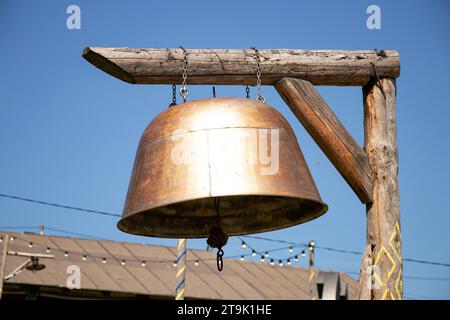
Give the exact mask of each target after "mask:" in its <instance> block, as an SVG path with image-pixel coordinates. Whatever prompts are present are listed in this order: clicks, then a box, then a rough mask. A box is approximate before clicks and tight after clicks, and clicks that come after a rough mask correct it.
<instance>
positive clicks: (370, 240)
mask: <svg viewBox="0 0 450 320" xmlns="http://www.w3.org/2000/svg"><path fill="white" fill-rule="evenodd" d="M363 94H364V136H365V150H366V152H367V154H368V156H369V164H370V168H371V169H372V171H373V173H374V174H373V182H372V183H373V196H372V198H373V202H372V203H370V204H368V205H367V208H366V211H367V245H370V246H371V248H373V249H372V252H371V256H372V261H373V268H372V269H373V273H374V276H375V277H376V278H375V281H374V284H375V286H374V287H372V288H369V289H371V296H372V299H376V300H378V299H402V298H403V282H402V246H401V232H400V198H399V190H398V154H397V123H396V122H397V120H396V101H395V100H396V87H395V80H393V79H381V80H380V81H379V82H378V83H377V82H375V81H372V82H370V84H369V85H367V86H365V87H364V88H363ZM377 278H378V279H377Z"/></svg>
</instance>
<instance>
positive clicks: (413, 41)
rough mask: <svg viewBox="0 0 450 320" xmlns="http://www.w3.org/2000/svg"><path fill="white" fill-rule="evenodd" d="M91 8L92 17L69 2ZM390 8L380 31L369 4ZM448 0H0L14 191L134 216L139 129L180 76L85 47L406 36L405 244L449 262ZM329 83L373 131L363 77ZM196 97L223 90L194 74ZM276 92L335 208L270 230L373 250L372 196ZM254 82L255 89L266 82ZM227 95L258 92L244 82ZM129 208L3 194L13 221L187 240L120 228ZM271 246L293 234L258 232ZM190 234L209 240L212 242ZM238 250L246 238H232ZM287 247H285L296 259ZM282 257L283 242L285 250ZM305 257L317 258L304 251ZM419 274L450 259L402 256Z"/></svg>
mask: <svg viewBox="0 0 450 320" xmlns="http://www.w3.org/2000/svg"><path fill="white" fill-rule="evenodd" d="M70 4H77V5H79V6H80V8H81V30H68V29H67V28H66V19H67V17H68V15H67V14H66V8H67V6H69V5H70ZM370 4H377V5H379V6H380V8H381V14H382V16H381V20H382V21H381V23H382V29H381V30H369V29H367V27H366V19H367V17H368V15H367V14H366V8H367V7H368V6H369V5H370ZM448 12H449V3H448V2H446V1H395V2H394V1H345V2H344V1H339V2H337V1H336V2H335V1H295V2H294V1H287V0H279V1H247V2H243V1H234V0H233V1H226V2H213V1H120V2H119V1H114V2H112V1H57V2H56V1H32V2H31V1H28V2H26V1H2V2H1V3H0V17H1V19H0V39H1V42H2V44H3V45H2V50H0V66H1V70H2V76H1V77H0V88H1V89H0V193H7V194H14V195H20V196H24V197H29V198H35V199H42V200H46V201H53V202H58V203H64V204H69V205H74V206H79V207H85V208H91V209H97V210H103V211H110V212H116V213H120V212H121V210H122V207H123V202H124V198H125V194H126V190H127V187H128V180H129V176H130V173H131V168H132V165H133V160H134V154H135V151H136V146H137V143H138V141H139V137H140V135H141V133H142V131H143V129H144V128H145V126H146V125H147V124H148V123H149V122H150V121H151V119H152V118H153V117H154V116H155V115H156V114H158V113H159V112H161V111H162V110H164V109H165V108H166V107H167V105H168V104H169V103H170V99H171V89H170V86H159V85H154V86H143V85H130V84H127V83H124V82H121V81H119V80H117V79H115V78H113V77H110V76H109V75H106V74H104V73H103V72H101V71H99V70H98V69H96V68H94V67H93V66H91V65H90V64H89V63H87V62H86V61H85V60H84V59H82V57H81V53H82V50H83V48H84V47H86V46H105V47H163V48H164V47H178V46H179V45H183V46H185V47H187V48H249V47H250V46H257V47H258V48H297V49H374V48H377V49H395V50H398V51H399V52H400V56H401V76H400V78H398V81H397V87H398V95H397V116H398V144H399V177H400V199H401V217H402V223H401V227H402V236H403V250H404V256H405V257H409V258H417V259H424V260H433V261H442V262H450V252H449V249H448V245H449V242H450V241H449V240H450V233H449V232H448V227H449V224H450V215H449V209H448V207H447V206H446V205H445V203H446V201H447V200H448V199H449V198H450V192H449V190H450V188H449V187H448V181H449V180H450V167H449V165H448V163H449V160H450V159H449V158H450V151H449V143H448V141H447V139H448V138H449V137H450V125H449V120H450V108H449V107H450V106H449V102H448V101H449V99H447V98H446V94H447V92H448V82H449V75H448V72H449V70H450V59H449V58H448V52H449V51H450V43H449V31H450V22H449V19H448ZM319 91H320V92H321V94H322V95H323V97H324V98H325V100H326V101H327V102H328V103H329V105H330V106H331V107H332V108H333V110H334V111H335V113H336V114H337V115H338V117H339V118H340V119H341V121H342V122H343V123H344V124H345V125H346V127H347V128H348V130H349V131H350V132H351V133H352V134H353V136H354V137H355V138H356V140H357V141H358V142H360V143H361V144H362V142H363V125H362V113H363V112H362V94H361V88H359V87H351V88H350V87H343V88H338V87H320V88H319ZM190 92H191V95H190V97H189V98H190V99H197V98H204V97H209V96H211V88H210V87H207V86H195V87H194V86H192V87H190ZM264 93H265V95H266V98H267V102H268V104H270V105H272V106H274V107H276V108H277V109H278V110H279V111H280V112H281V113H282V114H283V115H284V116H285V117H286V118H287V119H288V120H289V121H290V123H291V125H292V126H293V128H294V130H295V132H296V134H297V138H298V140H299V143H300V145H301V147H302V150H303V153H304V155H305V157H306V160H307V161H308V164H309V167H310V170H311V172H312V174H313V176H314V179H315V182H316V184H317V186H318V188H319V190H320V192H321V196H322V198H323V200H324V201H325V202H327V203H328V205H329V207H330V209H329V212H328V214H326V215H325V216H323V217H322V218H320V219H317V220H315V221H312V222H309V223H307V224H304V225H299V226H296V227H292V228H289V229H285V230H280V231H276V232H271V233H267V234H264V236H268V237H272V238H278V239H284V240H288V241H295V242H307V241H309V240H311V239H314V240H315V241H316V242H317V244H318V245H322V246H329V247H336V248H343V249H348V250H356V251H362V250H363V247H364V243H365V208H364V206H363V205H361V204H360V202H359V201H358V199H357V197H356V196H355V195H354V194H353V192H352V191H351V190H350V188H349V187H348V186H347V185H346V183H345V182H344V180H343V179H342V178H341V176H340V175H339V173H338V172H337V171H336V170H335V168H334V167H333V166H332V165H331V163H330V162H329V161H328V160H327V158H326V157H325V156H324V155H323V153H322V152H321V151H320V149H319V148H318V147H317V146H316V144H315V143H314V141H312V139H311V138H310V137H309V135H308V134H307V133H306V132H305V130H304V129H303V128H302V127H301V125H300V124H299V123H298V122H297V121H296V119H295V118H294V117H293V115H292V114H291V113H290V111H289V109H288V108H287V107H286V106H285V105H284V103H283V101H282V100H281V98H280V97H279V96H278V95H277V93H276V92H275V90H274V89H273V88H272V87H264ZM252 94H253V95H254V94H255V90H252ZM217 95H218V96H244V95H245V90H244V88H243V87H242V86H232V87H222V86H221V87H218V88H217ZM116 222H117V221H116V219H115V218H110V217H103V216H96V215H88V214H83V213H77V212H73V211H68V210H62V209H56V208H50V207H44V206H39V205H34V204H29V203H24V202H18V201H15V200H8V199H3V198H0V226H34V225H39V224H40V223H43V224H45V225H47V226H49V227H53V228H60V229H65V230H70V231H75V232H80V233H86V234H90V235H94V236H97V237H102V238H110V239H114V240H123V241H138V242H147V243H157V244H165V245H175V240H161V239H156V238H143V237H137V236H131V235H127V234H124V233H122V232H120V231H118V230H117V229H116V226H115V224H116ZM249 243H250V244H252V245H253V246H254V247H256V248H257V249H258V250H261V251H263V250H266V249H270V248H276V247H280V246H283V245H280V244H275V243H268V242H265V241H258V240H249ZM188 244H189V247H192V248H204V247H205V241H204V240H192V241H189V242H188ZM224 250H225V253H226V255H232V254H239V253H241V252H243V251H242V249H240V247H239V242H238V240H236V239H232V240H231V241H230V242H229V244H228V245H227V247H225V249H224ZM287 255H288V253H287V252H286V254H285V255H284V256H287ZM278 256H279V257H283V254H281V253H280V254H279V255H278ZM316 256H317V258H316V259H317V266H318V267H319V268H324V269H334V270H340V271H347V272H358V270H359V264H360V257H359V256H352V255H345V254H341V253H332V252H328V251H324V250H317V253H316ZM300 265H301V266H306V261H302V262H301V263H300ZM404 274H405V275H406V276H420V277H440V278H450V269H449V268H445V267H438V266H430V265H420V264H413V263H408V262H405V263H404ZM404 288H405V296H407V297H411V298H446V299H449V298H450V281H436V280H433V281H425V280H414V279H407V278H405V280H404Z"/></svg>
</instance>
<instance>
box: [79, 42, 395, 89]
mask: <svg viewBox="0 0 450 320" xmlns="http://www.w3.org/2000/svg"><path fill="white" fill-rule="evenodd" d="M186 51H187V61H188V84H204V85H214V84H216V85H221V84H229V85H255V83H256V59H255V52H254V50H250V49H247V50H240V49H186ZM259 54H260V66H261V73H262V79H261V80H262V84H263V85H273V84H274V83H275V82H277V81H279V80H281V79H282V78H285V77H291V78H301V79H304V80H307V81H310V82H311V83H313V84H314V85H334V86H345V85H347V86H355V85H366V84H367V83H368V82H369V80H370V78H371V76H372V75H373V67H374V66H375V67H376V70H377V72H378V75H379V76H380V77H392V78H396V77H398V76H399V74H400V57H399V55H398V52H397V51H394V50H383V51H380V52H377V51H375V50H352V51H351V50H291V49H267V50H262V49H261V50H259ZM83 57H84V58H85V59H86V60H87V61H89V62H90V63H92V64H93V65H95V66H96V67H97V68H99V69H101V70H103V71H105V72H106V73H108V74H110V75H112V76H114V77H116V78H119V79H121V80H123V81H126V82H129V83H136V84H180V83H181V81H182V77H181V74H182V67H183V51H182V50H181V49H151V48H150V49H133V48H95V47H87V48H85V49H84V51H83Z"/></svg>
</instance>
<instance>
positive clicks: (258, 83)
mask: <svg viewBox="0 0 450 320" xmlns="http://www.w3.org/2000/svg"><path fill="white" fill-rule="evenodd" d="M251 49H253V50H254V51H255V59H256V86H257V87H258V90H257V91H258V95H257V97H256V100H258V101H261V102H262V103H264V102H266V98H264V96H263V95H262V89H261V66H260V65H259V62H260V56H259V51H258V49H256V48H255V47H251Z"/></svg>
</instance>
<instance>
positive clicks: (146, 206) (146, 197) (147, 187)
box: [118, 98, 327, 238]
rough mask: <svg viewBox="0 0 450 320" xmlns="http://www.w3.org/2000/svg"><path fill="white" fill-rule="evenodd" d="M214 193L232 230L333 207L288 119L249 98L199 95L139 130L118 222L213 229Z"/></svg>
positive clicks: (133, 228) (185, 234)
mask: <svg viewBox="0 0 450 320" xmlns="http://www.w3.org/2000/svg"><path fill="white" fill-rule="evenodd" d="M277 150H278V153H277V152H276V151H277ZM267 156H272V159H268V158H266V157H267ZM274 161H276V163H275V162H274ZM213 197H220V199H221V202H220V214H219V220H220V226H221V228H222V229H223V230H224V232H225V233H226V234H227V235H239V234H248V233H256V232H263V231H269V230H275V229H280V228H285V227H289V226H293V225H296V224H299V223H303V222H306V221H309V220H311V219H315V218H317V217H319V216H321V215H322V214H324V213H325V212H326V210H327V206H326V205H325V204H324V203H323V202H322V200H321V198H320V195H319V193H318V191H317V188H316V186H315V184H314V181H313V179H312V177H311V174H310V172H309V169H308V167H307V165H306V162H305V159H304V158H303V155H302V153H301V150H300V147H299V146H298V144H297V140H296V137H295V134H294V132H293V130H292V128H291V127H290V126H289V124H288V122H287V121H286V119H284V118H283V117H282V115H281V114H280V113H278V112H277V111H276V110H275V109H274V108H272V107H269V106H267V105H265V104H263V103H260V102H257V101H255V100H250V99H238V98H215V99H204V100H196V101H191V102H187V103H183V104H180V105H177V106H174V107H172V108H170V109H167V110H165V111H163V112H162V113H160V114H159V115H158V116H156V117H155V119H153V121H152V122H151V123H150V124H149V126H148V127H147V128H146V129H145V131H144V133H143V135H142V137H141V141H140V143H139V147H138V150H137V153H136V159H135V163H134V168H133V172H132V176H131V180H130V184H129V189H128V195H127V199H126V203H125V207H124V212H123V218H122V219H121V220H120V221H119V223H118V228H119V229H120V230H122V231H124V232H128V233H133V234H140V235H146V236H157V237H172V238H199V237H207V235H208V231H209V230H210V229H211V228H212V227H214V226H216V224H217V214H216V211H215V208H214V205H213Z"/></svg>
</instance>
